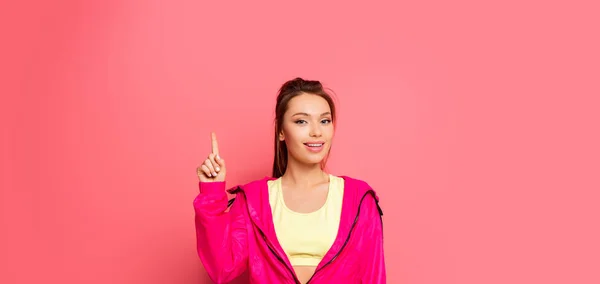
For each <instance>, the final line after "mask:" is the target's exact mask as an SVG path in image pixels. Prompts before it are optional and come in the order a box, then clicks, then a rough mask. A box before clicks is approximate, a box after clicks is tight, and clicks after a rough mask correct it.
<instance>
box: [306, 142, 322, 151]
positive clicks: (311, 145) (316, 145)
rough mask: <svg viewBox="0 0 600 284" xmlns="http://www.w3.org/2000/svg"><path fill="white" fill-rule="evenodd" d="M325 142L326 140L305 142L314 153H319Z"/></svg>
mask: <svg viewBox="0 0 600 284" xmlns="http://www.w3.org/2000/svg"><path fill="white" fill-rule="evenodd" d="M324 144H325V142H317V143H304V145H305V146H306V148H307V149H308V150H309V151H311V152H314V153H318V152H321V150H323V148H324V147H323V145H324Z"/></svg>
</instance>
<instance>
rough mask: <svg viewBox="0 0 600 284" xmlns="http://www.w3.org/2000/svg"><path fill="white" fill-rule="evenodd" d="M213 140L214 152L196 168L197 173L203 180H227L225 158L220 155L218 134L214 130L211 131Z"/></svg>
mask: <svg viewBox="0 0 600 284" xmlns="http://www.w3.org/2000/svg"><path fill="white" fill-rule="evenodd" d="M211 141H212V142H211V143H212V153H211V154H210V155H208V158H206V160H204V163H203V164H201V165H200V166H199V167H198V168H196V173H197V174H198V178H199V179H200V181H201V182H217V181H225V172H226V170H225V160H223V159H221V157H219V146H218V144H217V135H216V134H215V133H214V132H212V133H211Z"/></svg>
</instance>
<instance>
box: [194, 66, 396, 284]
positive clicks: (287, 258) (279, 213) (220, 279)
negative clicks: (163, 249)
mask: <svg viewBox="0 0 600 284" xmlns="http://www.w3.org/2000/svg"><path fill="white" fill-rule="evenodd" d="M275 113H276V117H275V139H274V140H275V160H274V162H273V176H272V177H265V178H262V179H259V180H255V181H253V182H250V183H248V184H245V185H242V186H236V187H234V188H232V189H229V190H228V192H229V193H231V194H236V197H235V198H233V199H231V200H228V197H227V194H226V192H225V188H226V187H225V173H226V167H225V160H224V159H223V158H222V157H220V155H219V154H220V153H219V149H218V145H217V139H216V136H215V134H214V133H212V153H211V154H209V155H208V158H207V159H206V160H205V161H204V163H203V164H202V165H200V166H199V167H198V168H197V174H198V177H199V179H200V184H199V187H200V193H199V195H198V196H197V197H196V198H195V199H194V209H195V214H196V219H195V222H196V237H197V248H198V254H199V256H200V259H201V260H202V263H203V264H204V267H205V269H206V271H207V272H208V275H209V276H210V278H211V279H212V280H213V281H214V282H216V283H227V282H229V281H231V280H233V279H234V278H236V277H237V276H239V275H240V274H241V273H242V272H244V271H246V270H248V272H249V273H248V274H249V277H250V283H269V284H271V283H295V284H300V283H302V284H304V283H315V284H316V283H385V279H386V270H385V262H384V254H383V224H382V219H381V215H382V212H381V209H380V208H379V205H378V200H379V199H378V197H377V195H376V193H375V191H374V190H373V189H372V188H371V187H370V186H369V185H368V184H367V183H366V182H364V181H361V180H358V179H354V178H351V177H347V176H334V175H332V174H328V173H326V172H325V171H324V170H323V168H324V165H325V162H326V161H327V157H328V155H329V150H330V149H331V141H332V138H333V135H334V125H335V121H336V120H335V106H334V103H333V100H332V99H331V97H330V96H329V95H328V94H327V92H325V90H324V89H323V86H322V85H321V83H320V82H318V81H307V80H303V79H301V78H296V79H294V80H290V81H288V82H286V83H285V84H283V86H282V87H281V89H280V90H279V95H278V97H277V105H276V108H275Z"/></svg>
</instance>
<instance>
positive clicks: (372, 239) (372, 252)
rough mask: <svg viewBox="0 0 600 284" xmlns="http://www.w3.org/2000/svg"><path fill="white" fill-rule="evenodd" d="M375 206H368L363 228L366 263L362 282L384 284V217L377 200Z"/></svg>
mask: <svg viewBox="0 0 600 284" xmlns="http://www.w3.org/2000/svg"><path fill="white" fill-rule="evenodd" d="M372 205H373V206H367V207H366V208H365V209H368V210H365V211H367V212H365V216H364V217H365V218H363V219H362V220H364V221H365V222H364V223H363V225H362V226H361V228H363V232H362V234H363V237H364V238H365V241H364V242H363V244H364V247H363V249H362V250H361V252H362V253H363V255H362V257H364V260H365V261H364V263H365V265H363V266H362V268H363V271H362V273H361V283H369V284H382V283H386V269H385V258H384V253H383V219H382V215H383V214H382V211H381V208H380V207H379V205H378V204H377V202H373V203H372Z"/></svg>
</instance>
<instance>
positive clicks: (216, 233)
mask: <svg viewBox="0 0 600 284" xmlns="http://www.w3.org/2000/svg"><path fill="white" fill-rule="evenodd" d="M211 136H212V137H211V138H212V153H211V154H210V155H209V156H208V158H207V159H206V160H205V161H204V163H203V164H202V165H201V166H199V167H198V168H197V169H196V171H197V173H198V178H199V179H200V184H199V187H200V193H199V194H198V196H197V197H196V198H195V199H194V211H195V214H196V217H195V223H196V242H197V250H198V255H199V256H200V259H201V260H202V264H204V269H206V272H207V273H208V275H209V277H210V278H211V279H212V280H213V281H214V282H216V283H227V282H230V281H231V280H233V279H235V278H236V277H238V276H239V275H240V274H242V272H244V270H246V268H247V267H248V223H249V222H248V220H249V219H248V214H247V211H246V208H244V205H243V202H240V201H238V202H233V205H231V208H230V210H229V211H227V207H228V202H229V200H228V198H227V193H225V173H226V168H225V161H224V160H223V159H221V158H220V157H219V148H218V146H217V138H216V135H215V134H214V133H212V134H211Z"/></svg>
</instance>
